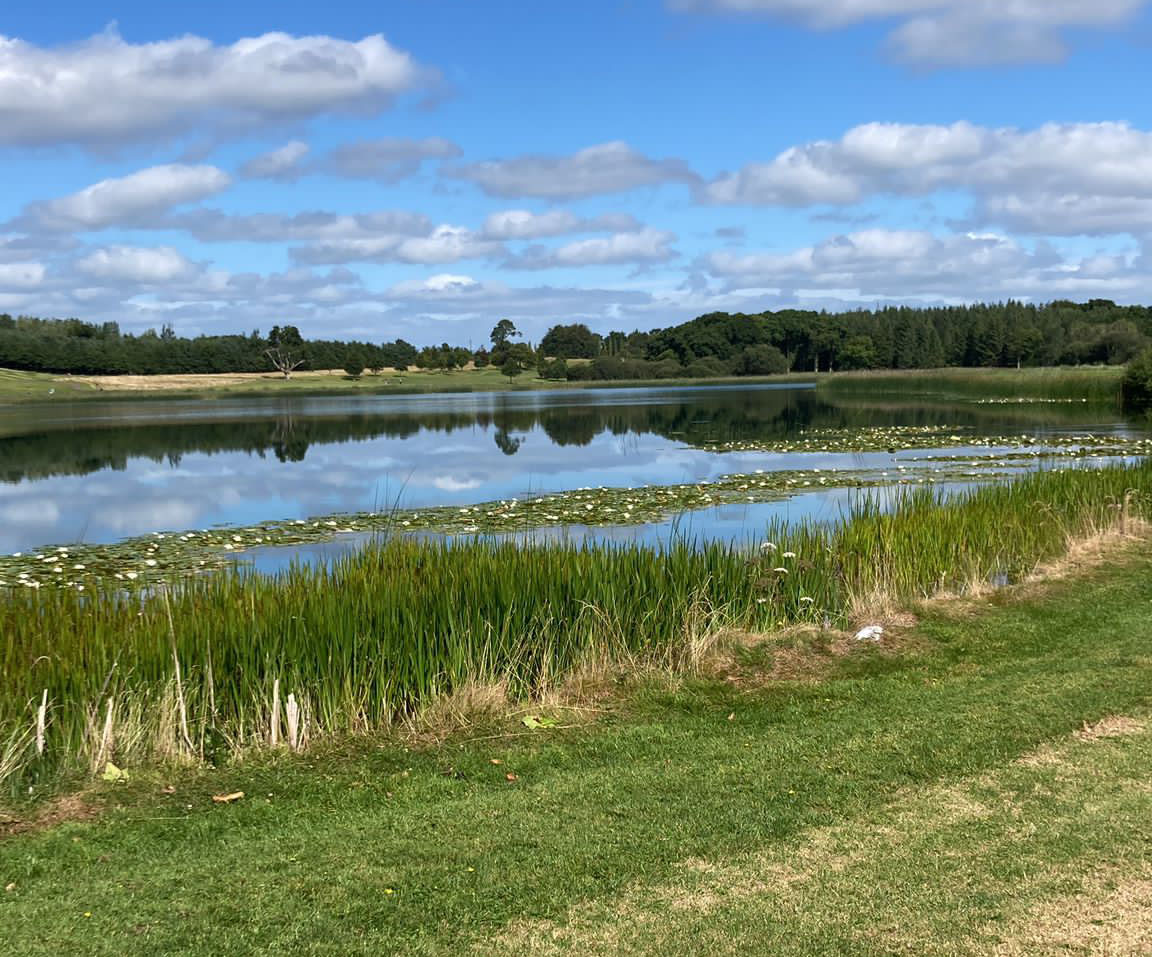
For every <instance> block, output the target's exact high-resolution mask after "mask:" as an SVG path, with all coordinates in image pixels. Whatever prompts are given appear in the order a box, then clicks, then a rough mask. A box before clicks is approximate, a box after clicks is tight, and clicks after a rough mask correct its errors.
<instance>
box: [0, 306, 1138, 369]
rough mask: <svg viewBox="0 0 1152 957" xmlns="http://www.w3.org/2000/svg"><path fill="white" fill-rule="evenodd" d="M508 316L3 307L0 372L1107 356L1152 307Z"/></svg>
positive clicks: (963, 362)
mask: <svg viewBox="0 0 1152 957" xmlns="http://www.w3.org/2000/svg"><path fill="white" fill-rule="evenodd" d="M522 338H523V337H522V336H521V334H520V332H519V331H518V330H517V329H516V327H515V325H514V324H513V323H512V322H511V321H510V320H507V319H502V320H500V321H499V322H498V323H497V324H496V327H495V328H494V329H493V330H492V336H491V348H490V349H489V348H486V347H482V348H480V349H478V350H471V349H467V348H464V347H462V346H459V345H451V344H449V343H442V344H441V345H439V346H426V347H423V348H417V347H416V346H414V345H412V344H411V343H408V342H405V341H404V340H403V339H395V340H392V341H382V342H378V343H372V342H355V341H352V342H344V341H337V340H329V339H305V338H304V337H303V336H302V335H301V334H300V332H299V330H298V329H297V328H296V327H295V326H292V325H284V326H275V327H273V328H272V329H271V330H269V332H268V333H267V334H261V332H260V331H259V330H253V331H252V332H251V333H249V334H247V335H244V334H236V335H215V336H197V337H194V338H187V337H183V336H179V335H177V334H176V332H175V330H174V329H173V327H172V326H170V325H166V326H164V327H163V328H161V329H160V330H158V331H157V330H148V331H146V332H143V333H126V332H123V331H121V329H120V327H119V326H118V325H117V324H116V323H114V322H104V323H94V322H85V321H81V320H79V319H41V318H36V317H32V316H10V315H7V314H0V367H3V368H9V369H18V370H25V371H34V372H51V373H58V374H59V373H64V374H67V373H71V374H76V375H116V374H124V373H132V374H137V375H147V374H195V373H221V372H267V371H273V370H277V369H278V370H280V371H282V372H284V373H285V374H290V372H291V371H292V370H294V369H297V368H304V369H346V370H348V372H349V374H352V375H359V374H360V373H361V372H362V371H363V370H366V369H367V370H371V371H373V372H377V373H379V372H382V371H384V370H398V371H404V370H406V369H410V368H413V367H416V368H422V369H436V370H443V371H450V370H452V369H456V368H463V367H464V366H466V365H468V364H469V363H474V364H475V365H476V366H477V367H483V366H487V365H492V366H498V367H500V368H501V369H503V370H504V371H505V372H506V373H507V374H508V375H509V376H510V377H511V376H514V375H516V374H519V373H520V372H523V371H526V370H527V369H529V368H533V367H535V368H536V369H537V371H538V372H539V374H540V375H542V376H543V377H545V378H550V379H570V380H614V379H669V378H685V377H688V378H714V377H726V376H760V375H774V374H780V373H786V372H835V371H857V370H866V369H931V368H939V367H945V366H954V367H1017V366H1019V367H1028V366H1055V365H1083V364H1110V365H1118V364H1123V363H1126V362H1128V361H1129V360H1131V359H1132V358H1133V357H1134V356H1136V355H1137V354H1138V353H1140V352H1141V351H1142V350H1144V349H1146V348H1148V347H1149V345H1152V309H1149V308H1147V307H1144V306H1121V305H1117V304H1116V303H1114V302H1112V301H1111V300H1106V299H1094V300H1091V301H1089V302H1084V303H1075V302H1070V301H1066V300H1060V301H1055V302H1051V303H1047V304H1042V305H1035V304H1028V303H1022V302H1014V301H1008V302H1003V303H995V304H981V305H972V306H951V307H934V308H916V307H891V308H883V309H877V310H858V311H851V312H839V313H831V312H812V311H804V310H782V311H778V312H763V313H758V314H739V313H738V314H730V313H722V312H717V313H710V314H708V315H703V316H700V317H698V318H696V319H693V320H691V321H689V322H685V323H682V324H680V325H676V326H670V327H668V328H664V329H653V330H651V331H648V332H642V331H633V332H623V331H614V332H610V333H608V334H607V335H604V336H602V335H600V334H598V333H595V332H593V331H591V330H590V329H589V328H588V327H587V325H585V324H583V323H569V324H557V325H554V326H553V327H552V328H551V329H549V330H548V332H547V334H546V335H545V336H544V337H543V338H542V339H541V341H540V342H539V343H538V344H535V345H534V344H532V343H528V342H523V341H521V342H515V341H514V340H516V339H522Z"/></svg>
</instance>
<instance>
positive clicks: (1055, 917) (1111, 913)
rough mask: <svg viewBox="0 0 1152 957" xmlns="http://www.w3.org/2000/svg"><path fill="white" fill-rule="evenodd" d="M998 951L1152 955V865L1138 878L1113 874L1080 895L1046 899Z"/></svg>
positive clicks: (1004, 956)
mask: <svg viewBox="0 0 1152 957" xmlns="http://www.w3.org/2000/svg"><path fill="white" fill-rule="evenodd" d="M994 953H995V954H996V955H997V957H1024V955H1027V957H1044V955H1048V954H1052V955H1055V954H1081V955H1091V957H1139V955H1147V954H1152V866H1149V865H1145V866H1144V867H1143V868H1141V869H1139V870H1138V871H1137V873H1135V874H1124V873H1120V872H1118V871H1116V870H1115V869H1112V870H1108V871H1106V872H1104V873H1102V874H1098V875H1096V877H1095V878H1094V879H1093V880H1092V881H1091V882H1090V883H1089V885H1088V887H1087V888H1086V889H1085V890H1084V891H1082V892H1081V893H1079V894H1076V895H1073V896H1070V897H1063V898H1058V899H1056V900H1050V901H1045V902H1044V903H1043V904H1041V905H1039V906H1038V907H1035V908H1033V909H1032V910H1031V911H1030V912H1029V913H1028V915H1027V916H1026V917H1025V918H1024V919H1023V920H1022V921H1020V922H1018V923H1017V924H1016V925H1015V926H1013V927H1012V929H1011V930H1010V931H1009V935H1008V938H1007V939H1006V940H1004V941H1002V942H1001V944H1000V945H999V946H998V947H997V948H996V950H995V951H994Z"/></svg>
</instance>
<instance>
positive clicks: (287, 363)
mask: <svg viewBox="0 0 1152 957" xmlns="http://www.w3.org/2000/svg"><path fill="white" fill-rule="evenodd" d="M264 355H266V356H267V357H268V361H269V362H271V363H272V365H273V366H275V368H276V369H277V370H278V371H280V372H282V373H283V374H284V378H285V379H291V378H292V373H293V372H294V371H296V370H297V369H299V368H300V366H302V365H304V362H305V359H304V357H303V356H300V357H299V358H297V357H296V354H295V353H292V352H289V351H288V350H287V349H279V348H276V349H265V350H264Z"/></svg>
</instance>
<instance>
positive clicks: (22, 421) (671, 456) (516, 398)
mask: <svg viewBox="0 0 1152 957" xmlns="http://www.w3.org/2000/svg"><path fill="white" fill-rule="evenodd" d="M877 427H880V428H888V427H898V428H905V429H920V428H922V429H926V430H931V429H934V428H944V429H947V430H956V431H960V432H962V434H963V436H964V437H965V438H967V437H971V438H972V439H973V440H975V439H977V438H979V437H981V436H1002V435H1019V434H1022V433H1027V434H1029V435H1032V436H1036V437H1037V438H1038V439H1039V440H1040V441H1041V442H1043V441H1045V440H1046V439H1052V440H1053V441H1056V440H1058V439H1060V438H1061V437H1063V438H1065V439H1067V437H1069V436H1079V435H1084V434H1086V433H1092V434H1094V435H1097V436H1117V437H1130V436H1134V435H1138V434H1140V433H1139V431H1138V429H1137V428H1136V427H1135V426H1133V425H1131V424H1129V423H1126V422H1125V421H1123V420H1122V419H1121V418H1120V417H1119V416H1118V415H1115V414H1113V413H1110V412H1108V411H1107V410H1105V411H1103V412H1102V411H1101V410H1100V408H1099V407H1094V406H1087V405H1083V406H1081V405H1078V404H1067V405H1051V406H1045V405H1040V406H1015V405H979V404H976V403H966V404H963V405H951V404H942V403H927V402H925V401H924V400H923V399H917V398H915V397H910V400H909V401H908V402H898V401H897V402H894V401H891V400H890V399H886V400H885V401H884V402H883V403H878V402H877V403H870V402H867V401H861V400H859V399H853V400H852V401H850V402H849V401H843V402H841V401H836V402H834V401H830V400H828V399H827V398H825V397H824V396H822V395H821V394H820V393H819V392H817V391H816V390H815V389H813V388H811V387H807V386H797V385H795V384H790V385H781V386H774V385H756V386H747V387H744V386H732V387H668V388H643V389H580V390H575V389H573V390H567V389H565V390H557V391H547V392H544V391H541V392H528V391H525V392H512V393H483V394H448V395H445V394H438V395H415V396H364V397H351V398H349V397H322V398H308V397H298V398H285V399H278V398H259V399H221V400H215V401H204V400H139V401H135V400H133V401H123V400H121V401H115V402H80V403H61V404H58V405H36V406H10V407H7V408H2V409H0V552H15V551H24V550H30V549H34V548H38V547H42V546H45V545H49V544H61V543H79V542H84V543H110V542H115V541H119V540H122V539H125V538H129V537H134V536H139V535H146V534H150V533H152V532H155V531H158V530H184V529H204V528H209V527H212V526H216V525H222V524H226V525H238V526H246V525H252V524H254V523H259V522H265V521H270V520H284V519H304V518H308V517H310V516H322V515H330V514H333V513H342V512H363V511H387V510H391V509H394V508H415V509H421V508H430V507H434V506H447V505H460V506H466V505H471V504H475V503H480V502H489V501H493V500H501V499H512V498H522V497H524V496H529V495H540V494H544V493H551V492H560V491H566V490H571V489H580V488H587V487H599V486H608V487H623V488H631V487H637V486H646V485H681V484H696V483H701V482H709V481H713V480H716V479H718V478H719V477H721V476H723V475H727V474H730V473H745V472H755V471H757V470H761V471H765V472H774V471H779V470H790V469H796V468H804V469H821V470H831V469H837V470H856V471H859V470H881V469H888V468H893V469H895V468H898V467H899V468H904V469H908V470H909V471H910V472H915V470H916V469H924V468H927V467H928V463H925V462H924V461H923V460H924V459H925V458H931V457H932V456H931V453H932V451H933V450H932V449H931V448H924V447H920V448H917V449H915V450H912V451H901V450H887V449H884V450H872V451H857V450H852V449H840V450H833V451H828V452H806V453H796V452H792V451H778V450H774V449H772V448H759V449H757V448H753V449H751V450H748V449H742V448H735V449H731V448H730V449H728V450H720V451H718V450H717V447H718V446H724V445H726V444H727V445H729V446H733V445H735V446H740V445H742V444H743V445H751V446H756V445H767V446H771V445H772V444H773V443H786V442H788V441H789V440H791V439H797V438H799V437H801V436H803V435H806V434H807V435H810V434H812V433H813V431H814V430H815V431H816V432H822V431H823V432H828V431H836V430H840V431H851V430H858V429H869V428H877ZM996 448H997V447H995V446H994V447H992V448H988V447H985V446H983V445H980V444H978V443H976V442H975V441H973V443H972V444H971V445H968V444H965V443H957V442H951V443H947V444H944V445H942V446H941V448H940V449H939V452H940V454H941V455H944V454H947V455H949V456H956V455H967V454H972V455H976V454H980V455H987V454H988V453H990V452H995V451H996ZM1025 464H1027V463H1025ZM1013 467H1020V466H1019V465H1018V464H1014V466H1013ZM894 474H895V473H894ZM851 495H852V490H851V489H846V488H837V489H829V490H823V491H821V490H818V489H811V490H803V491H802V492H801V493H800V494H798V495H797V496H795V497H792V498H790V499H789V500H787V501H777V502H768V503H765V502H760V503H755V504H748V505H739V504H735V505H734V504H725V505H723V506H718V507H716V508H712V509H705V510H700V511H696V512H692V513H689V514H686V515H682V516H679V517H677V518H675V519H672V520H668V521H663V522H656V523H647V524H645V525H641V526H632V527H622V528H602V527H601V528H595V529H590V528H583V527H579V526H572V527H569V528H567V529H566V530H563V531H560V530H537V531H536V532H535V533H534V534H536V535H542V536H544V537H548V536H553V537H554V536H557V535H562V536H577V537H580V538H584V537H593V538H597V539H609V540H620V539H622V538H623V539H636V538H640V539H642V540H648V541H660V540H665V539H667V537H668V536H669V535H671V534H677V535H688V536H691V537H702V538H724V539H730V540H736V539H740V540H744V539H749V538H750V537H752V536H754V535H755V534H756V529H757V527H762V526H763V524H764V522H765V521H766V519H767V518H769V517H773V516H781V515H783V516H799V515H804V516H808V517H813V516H815V517H817V518H819V517H821V516H823V517H827V518H830V517H834V516H835V515H838V514H839V513H840V512H841V511H842V510H843V509H844V508H845V507H847V505H849V504H850V502H851ZM357 541H358V540H357V539H355V538H350V539H346V540H343V541H338V542H336V543H335V544H332V545H317V544H313V545H310V546H307V547H304V548H303V549H302V552H301V553H302V554H305V555H308V554H312V555H324V554H332V553H333V551H338V550H341V549H347V548H349V547H355V545H356V543H357ZM256 557H257V560H258V561H257V564H258V566H260V567H274V566H275V565H276V564H277V563H278V562H280V561H282V560H283V559H282V556H276V555H261V554H257V556H256Z"/></svg>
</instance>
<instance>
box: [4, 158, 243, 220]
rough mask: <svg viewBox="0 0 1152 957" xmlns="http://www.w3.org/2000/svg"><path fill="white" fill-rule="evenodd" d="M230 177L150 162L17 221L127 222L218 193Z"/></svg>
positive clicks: (34, 207)
mask: <svg viewBox="0 0 1152 957" xmlns="http://www.w3.org/2000/svg"><path fill="white" fill-rule="evenodd" d="M231 182H232V181H231V178H230V177H229V176H228V174H227V173H225V172H224V171H223V170H220V169H217V168H216V167H215V166H185V165H180V164H173V165H168V166H152V167H150V168H148V169H143V170H140V171H139V172H137V173H132V174H131V175H129V176H123V177H120V178H118V179H106V180H102V181H101V182H99V183H95V184H94V185H92V186H88V187H86V188H85V189H82V190H80V192H78V193H73V194H72V195H71V196H64V197H61V198H60V199H53V200H48V201H46V202H40V203H32V204H31V205H29V206H27V207H26V208H25V210H24V213H23V215H22V216H21V217H20V219H18V220H17V225H22V226H24V227H26V228H32V229H46V230H60V231H69V230H84V229H104V228H105V227H108V226H114V225H128V224H132V223H133V222H134V221H136V220H139V219H140V218H141V217H143V216H147V215H149V214H155V213H158V212H162V211H164V210H166V209H169V208H171V207H173V206H179V205H182V204H184V203H191V202H195V201H197V200H200V199H204V198H205V197H208V196H213V195H215V194H217V193H220V192H223V191H224V190H225V189H227V188H228V187H229V185H231Z"/></svg>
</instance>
